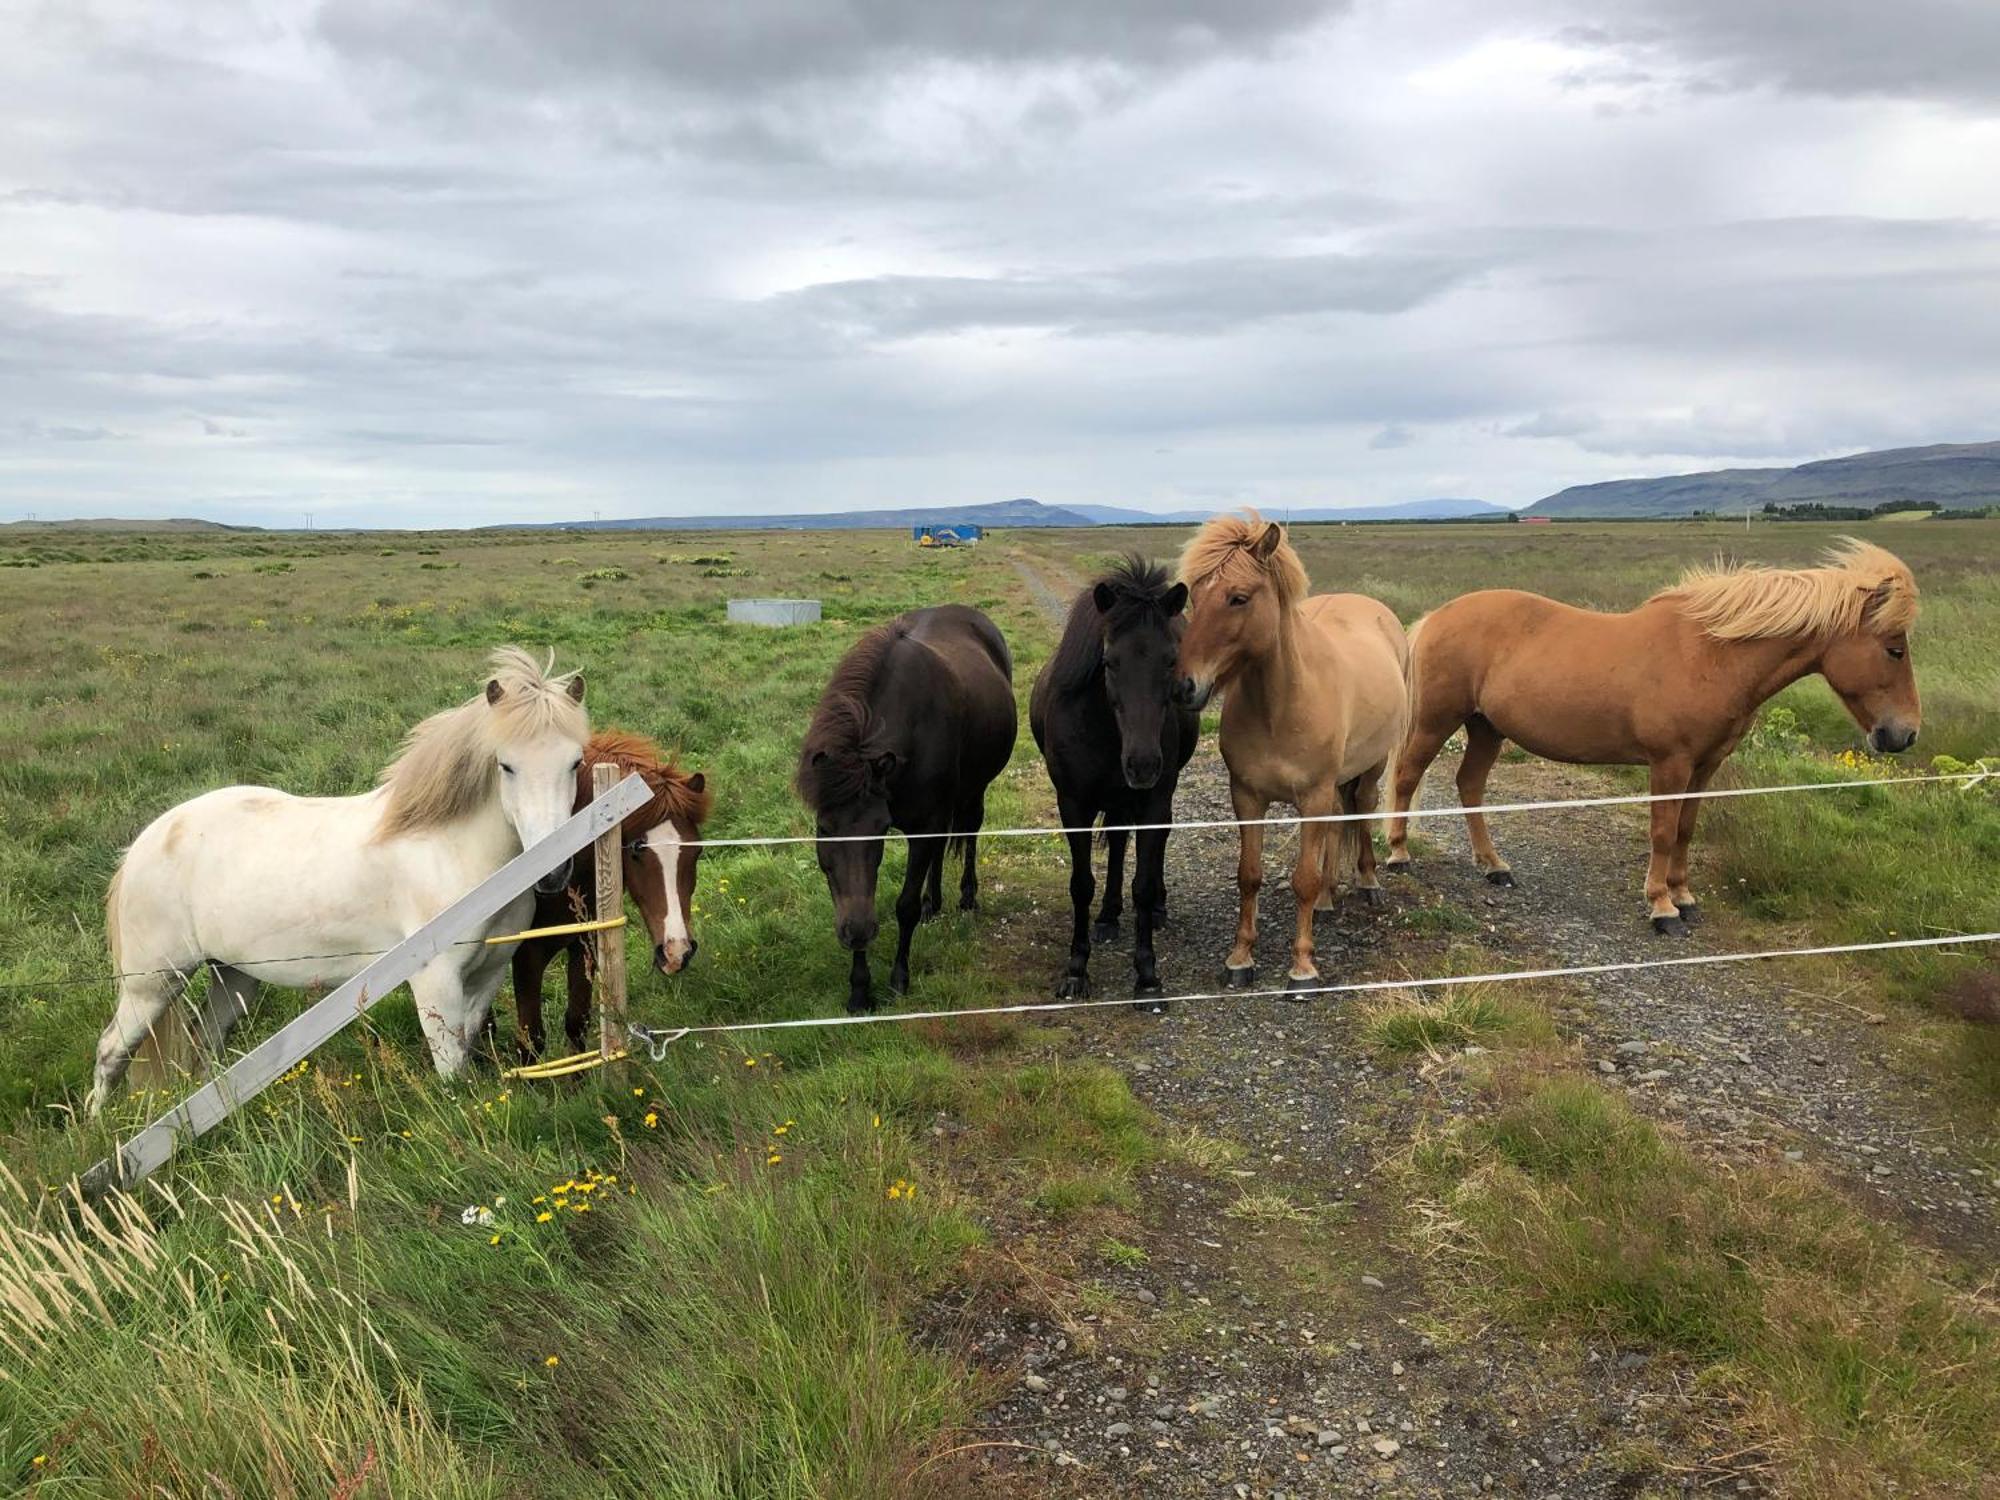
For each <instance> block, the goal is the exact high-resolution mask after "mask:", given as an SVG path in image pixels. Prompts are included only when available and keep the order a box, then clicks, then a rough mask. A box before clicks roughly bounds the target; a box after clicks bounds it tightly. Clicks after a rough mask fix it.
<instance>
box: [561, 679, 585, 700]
mask: <svg viewBox="0 0 2000 1500" xmlns="http://www.w3.org/2000/svg"><path fill="white" fill-rule="evenodd" d="M565 691H566V692H568V694H569V695H570V697H571V698H573V699H575V700H576V701H577V702H578V703H581V702H583V673H581V672H579V673H577V674H576V676H574V677H572V678H570V680H569V686H568V688H567V689H565Z"/></svg>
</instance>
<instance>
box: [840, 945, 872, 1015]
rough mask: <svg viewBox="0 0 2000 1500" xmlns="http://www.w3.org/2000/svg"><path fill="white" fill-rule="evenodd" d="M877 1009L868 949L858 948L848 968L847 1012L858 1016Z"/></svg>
mask: <svg viewBox="0 0 2000 1500" xmlns="http://www.w3.org/2000/svg"><path fill="white" fill-rule="evenodd" d="M873 1009H875V985H874V981H873V980H872V979H871V978H870V977H869V974H868V950H867V949H866V948H856V949H855V950H854V961H853V963H852V964H850V965H849V966H848V970H847V1013H848V1014H849V1015H851V1016H858V1015H860V1014H862V1013H863V1012H864V1011H871V1010H873Z"/></svg>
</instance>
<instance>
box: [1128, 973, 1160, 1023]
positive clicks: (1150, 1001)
mask: <svg viewBox="0 0 2000 1500" xmlns="http://www.w3.org/2000/svg"><path fill="white" fill-rule="evenodd" d="M1166 994H1167V992H1166V991H1165V990H1164V989H1162V988H1161V987H1160V985H1159V983H1158V982H1157V981H1156V982H1154V983H1152V984H1146V983H1144V982H1140V983H1136V984H1134V985H1133V986H1132V1009H1134V1010H1136V1011H1139V1012H1141V1013H1143V1014H1145V1015H1149V1016H1163V1015H1165V1014H1166V1013H1167V1001H1166Z"/></svg>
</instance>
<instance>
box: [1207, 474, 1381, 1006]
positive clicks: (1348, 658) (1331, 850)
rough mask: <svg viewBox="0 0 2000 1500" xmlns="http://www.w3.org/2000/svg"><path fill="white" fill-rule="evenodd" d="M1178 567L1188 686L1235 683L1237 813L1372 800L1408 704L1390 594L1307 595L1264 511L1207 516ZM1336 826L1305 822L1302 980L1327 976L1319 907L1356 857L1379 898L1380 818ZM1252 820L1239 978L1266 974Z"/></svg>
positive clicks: (1226, 746)
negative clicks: (1315, 927) (1384, 597)
mask: <svg viewBox="0 0 2000 1500" xmlns="http://www.w3.org/2000/svg"><path fill="white" fill-rule="evenodd" d="M1181 577H1182V578H1184V579H1186V580H1187V584H1188V588H1189V590H1190V593H1189V596H1188V627H1187V634H1186V635H1185V636H1183V637H1182V639H1181V652H1180V672H1181V695H1182V698H1183V700H1184V701H1186V702H1188V703H1189V704H1192V705H1194V706H1195V707H1197V708H1198V707H1199V706H1200V705H1201V704H1203V703H1205V702H1206V701H1207V699H1208V696H1209V694H1210V693H1212V692H1213V691H1214V690H1215V689H1216V688H1218V687H1219V688H1221V689H1223V690H1224V695H1225V696H1224V699H1223V704H1222V736H1221V748H1222V758H1223V760H1224V762H1225V763H1227V765H1228V767H1229V796H1230V800H1231V802H1232V803H1234V805H1235V808H1236V816H1237V817H1238V818H1242V819H1258V818H1262V817H1263V816H1264V815H1265V814H1266V813H1267V812H1268V811H1269V810H1270V807H1271V804H1272V803H1274V802H1289V803H1291V804H1292V805H1293V806H1294V807H1296V808H1297V809H1298V810H1299V812H1300V814H1301V815H1303V816H1305V817H1307V818H1313V817H1325V816H1327V815H1329V814H1331V813H1333V812H1334V811H1335V810H1336V809H1339V810H1341V811H1345V812H1349V813H1371V812H1373V811H1374V810H1375V807H1376V804H1377V802H1378V801H1379V800H1380V797H1381V785H1382V771H1383V768H1384V767H1385V766H1386V765H1387V763H1388V761H1389V758H1390V756H1391V755H1392V754H1394V752H1395V750H1396V747H1397V746H1398V745H1400V744H1401V743H1402V740H1403V734H1404V726H1405V724H1406V722H1407V712H1408V709H1407V702H1406V699H1405V695H1404V687H1403V669H1404V664H1405V661H1406V660H1407V657H1408V645H1407V642H1406V641H1405V638H1404V635H1403V627H1402V625H1401V624H1399V623H1398V622H1397V619H1396V616H1395V615H1394V614H1393V613H1392V612H1391V611H1390V609H1389V607H1388V606H1387V605H1385V604H1382V603H1379V602H1378V601H1376V600H1374V599H1369V598H1366V597H1364V596H1363V595H1360V594H1319V595H1315V596H1313V597H1312V598H1307V597H1306V589H1307V587H1308V585H1307V582H1306V570H1305V568H1304V566H1303V565H1302V564H1301V563H1300V562H1299V555H1298V553H1296V552H1294V551H1293V550H1292V546H1291V543H1289V542H1288V541H1286V540H1285V531H1284V528H1283V527H1282V526H1279V525H1278V524H1276V523H1275V522H1272V523H1269V524H1267V523H1265V522H1264V521H1263V520H1262V519H1260V518H1259V517H1258V515H1257V514H1256V512H1254V511H1251V512H1249V513H1247V514H1246V515H1243V516H1217V517H1215V518H1214V519H1213V520H1211V521H1209V522H1208V523H1207V524H1206V525H1205V526H1203V527H1202V528H1201V530H1200V531H1199V532H1198V533H1197V534H1196V535H1195V538H1194V540H1193V541H1191V542H1189V543H1188V545H1187V550H1186V551H1184V552H1183V553H1182V554H1181ZM1333 826H1334V825H1329V824H1326V823H1311V822H1308V823H1304V824H1301V825H1300V827H1299V858H1298V863H1297V865H1296V866H1294V867H1293V870H1292V893H1293V895H1294V896H1296V897H1297V899H1298V908H1299V909H1298V927H1297V930H1296V933H1295V935H1294V937H1293V939H1292V966H1291V972H1290V976H1289V977H1290V983H1289V986H1288V987H1289V988H1291V989H1294V990H1309V989H1312V988H1313V987H1314V986H1316V985H1317V984H1318V983H1319V966H1318V965H1317V964H1316V963H1315V962H1314V961H1313V934H1312V922H1313V909H1314V908H1315V907H1316V906H1321V905H1326V906H1330V905H1331V904H1332V896H1333V889H1334V886H1335V885H1336V883H1337V882H1338V879H1339V877H1340V876H1341V875H1344V874H1346V873H1348V872H1349V871H1352V872H1353V873H1354V877H1355V879H1354V885H1355V889H1356V890H1357V891H1358V892H1359V893H1360V894H1361V896H1362V898H1363V899H1364V900H1366V901H1368V902H1370V903H1371V904H1373V903H1375V902H1378V901H1379V900H1380V899H1381V883H1380V882H1379V881H1378V880H1377V879H1376V878H1375V848H1374V844H1373V842H1372V840H1371V838H1370V833H1369V825H1368V824H1367V823H1366V822H1356V823H1342V824H1339V825H1337V826H1338V827H1339V829H1340V835H1339V836H1338V837H1334V836H1333V835H1332V831H1331V830H1332V827H1333ZM1241 834H1242V842H1241V845H1240V847H1239V851H1238V856H1237V863H1236V888H1237V892H1238V894H1239V897H1240V911H1239V914H1238V917H1237V923H1236V943H1235V946H1233V947H1232V948H1231V949H1230V950H1229V957H1228V960H1227V963H1226V970H1227V972H1226V974H1225V980H1226V982H1227V984H1228V986H1229V987H1230V988H1231V989H1248V988H1249V987H1250V986H1251V985H1253V984H1254V983H1256V979H1257V953H1256V941H1257V890H1258V887H1259V886H1261V885H1262V884H1263V862H1264V830H1263V828H1262V826H1261V825H1258V824H1256V823H1252V822H1246V823H1245V825H1244V827H1243V828H1242V829H1241Z"/></svg>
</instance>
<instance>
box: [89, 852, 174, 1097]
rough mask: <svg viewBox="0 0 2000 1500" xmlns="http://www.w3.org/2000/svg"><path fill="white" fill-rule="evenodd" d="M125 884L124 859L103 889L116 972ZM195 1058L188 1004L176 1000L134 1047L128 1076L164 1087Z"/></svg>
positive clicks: (139, 1083)
mask: <svg viewBox="0 0 2000 1500" xmlns="http://www.w3.org/2000/svg"><path fill="white" fill-rule="evenodd" d="M124 886H125V864H124V861H122V860H121V861H119V864H118V870H117V872H116V873H115V874H114V875H112V877H111V885H110V888H109V889H108V890H106V891H105V893H104V936H105V939H106V941H107V942H108V943H109V944H110V947H111V971H112V973H114V974H122V973H123V972H124V970H125V963H124V950H125V942H124V932H123V928H124V922H123V919H122V917H121V916H120V913H119V910H118V899H119V896H120V894H121V893H122V892H123V890H124ZM117 982H118V981H114V983H117ZM195 1062H196V1058H195V1047H194V1033H193V1032H191V1031H189V1030H188V1024H187V1005H186V1003H185V1002H176V1003H175V1004H173V1005H169V1006H168V1007H167V1008H166V1010H165V1011H164V1012H163V1013H162V1014H161V1016H160V1018H159V1020H157V1021H155V1022H154V1023H153V1029H152V1030H151V1031H150V1032H149V1033H147V1036H146V1039H145V1040H144V1041H143V1042H141V1043H139V1045H138V1046H137V1047H136V1048H135V1049H133V1052H132V1066H131V1070H130V1072H129V1073H128V1074H127V1075H126V1076H127V1077H128V1078H129V1079H130V1080H131V1084H130V1086H131V1087H133V1088H142V1089H163V1088H165V1087H167V1085H168V1084H170V1083H174V1082H176V1081H177V1080H179V1079H183V1078H186V1077H187V1076H188V1074H190V1073H191V1072H193V1071H194V1067H195Z"/></svg>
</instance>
